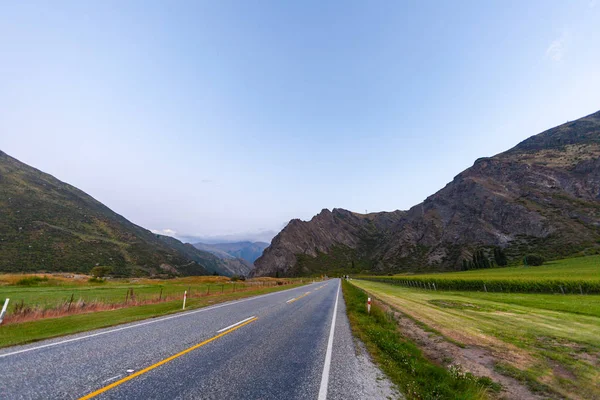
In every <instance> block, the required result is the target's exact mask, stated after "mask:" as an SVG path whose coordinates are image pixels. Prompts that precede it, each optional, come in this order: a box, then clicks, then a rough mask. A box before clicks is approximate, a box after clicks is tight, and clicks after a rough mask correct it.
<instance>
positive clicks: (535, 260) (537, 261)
mask: <svg viewBox="0 0 600 400" xmlns="http://www.w3.org/2000/svg"><path fill="white" fill-rule="evenodd" d="M543 263H544V257H542V256H540V255H539V254H527V255H526V256H525V258H524V259H523V264H525V265H532V266H539V265H542V264H543Z"/></svg>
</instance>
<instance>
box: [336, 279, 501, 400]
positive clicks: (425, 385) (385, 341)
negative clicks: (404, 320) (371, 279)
mask: <svg viewBox="0 0 600 400" xmlns="http://www.w3.org/2000/svg"><path fill="white" fill-rule="evenodd" d="M342 292H343V294H344V299H345V301H346V312H347V314H348V319H349V321H350V326H351V328H352V333H353V334H354V335H355V336H356V337H358V338H359V339H360V340H361V341H362V342H363V343H364V344H365V346H366V347H367V349H368V351H369V353H370V354H371V356H372V357H373V359H374V360H375V362H376V363H377V364H379V366H380V367H381V369H382V370H383V372H385V373H386V374H387V375H388V377H389V378H390V379H391V381H392V382H393V383H394V384H396V385H397V386H398V388H399V389H400V391H401V392H402V393H403V394H404V395H405V396H406V398H407V399H463V400H466V399H487V398H489V394H490V393H491V392H492V391H497V390H498V389H499V387H498V385H497V384H495V383H494V382H493V381H491V379H489V378H487V377H483V378H479V377H476V376H474V375H472V374H471V373H468V372H462V371H460V370H452V371H450V370H448V369H446V368H443V367H440V366H438V365H435V364H433V363H432V362H431V361H429V360H427V359H426V358H425V357H424V356H423V354H422V353H421V350H420V349H419V348H418V347H417V346H416V345H415V344H414V343H412V342H411V341H410V340H408V339H407V338H405V337H404V336H402V334H401V333H400V332H399V331H398V329H397V322H396V321H395V320H394V318H393V316H392V315H390V314H386V313H385V312H384V311H383V310H382V309H381V308H379V307H378V306H377V304H373V305H372V307H371V314H368V313H367V309H366V304H367V294H366V293H365V292H364V291H363V290H361V289H359V288H357V287H355V286H353V285H352V284H350V283H348V282H342Z"/></svg>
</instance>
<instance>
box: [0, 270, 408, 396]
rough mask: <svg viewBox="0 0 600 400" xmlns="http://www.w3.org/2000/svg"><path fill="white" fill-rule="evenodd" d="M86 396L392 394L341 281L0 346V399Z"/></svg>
mask: <svg viewBox="0 0 600 400" xmlns="http://www.w3.org/2000/svg"><path fill="white" fill-rule="evenodd" d="M334 322H335V323H334ZM236 324H237V325H236ZM85 396H89V397H87V398H97V399H325V398H327V399H376V398H387V397H396V396H397V393H396V392H394V391H393V389H392V388H391V385H390V383H389V381H387V379H385V377H384V376H383V375H382V374H381V372H380V371H379V370H378V369H377V368H376V367H375V366H374V365H373V364H372V363H371V362H370V360H369V358H368V357H367V356H366V355H365V354H364V350H362V348H361V346H360V344H359V343H356V342H355V341H354V340H353V338H352V335H351V332H350V327H349V325H348V319H347V317H346V313H345V305H344V299H343V296H342V293H341V289H340V282H339V279H332V280H329V281H325V282H318V283H314V284H311V285H308V286H303V287H300V288H295V289H290V290H286V291H282V292H277V293H272V294H268V295H263V296H257V297H252V298H248V299H243V300H239V301H233V302H228V303H223V304H219V305H216V306H212V307H207V308H204V309H198V310H193V311H189V312H184V313H180V314H175V315H173V316H169V317H163V318H156V319H150V320H146V321H143V322H136V323H132V324H127V325H120V326H118V327H114V328H108V329H102V330H96V331H91V332H86V333H82V334H78V335H72V336H67V337H62V338H58V339H53V340H47V341H43V342H37V343H34V344H31V345H26V346H16V347H11V348H6V349H3V350H0V398H2V399H79V398H86V397H85Z"/></svg>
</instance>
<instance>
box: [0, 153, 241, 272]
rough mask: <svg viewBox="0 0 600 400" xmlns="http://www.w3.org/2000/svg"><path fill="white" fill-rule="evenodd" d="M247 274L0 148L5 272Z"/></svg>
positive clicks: (232, 261) (1, 266)
mask: <svg viewBox="0 0 600 400" xmlns="http://www.w3.org/2000/svg"><path fill="white" fill-rule="evenodd" d="M96 265H107V266H111V267H113V270H114V273H115V274H117V275H121V276H132V275H149V274H167V273H169V274H182V275H208V274H214V273H217V274H219V275H233V274H239V275H247V274H248V273H249V272H250V270H251V268H252V266H251V265H249V264H248V263H247V262H246V261H244V260H241V259H238V258H235V257H232V258H229V259H222V258H219V257H217V256H215V255H214V254H211V253H209V252H206V251H201V250H198V249H197V248H195V247H194V246H192V245H191V244H183V243H182V242H180V241H178V240H177V239H174V238H171V237H167V236H162V235H156V234H154V233H152V232H150V231H149V230H147V229H144V228H142V227H140V226H138V225H135V224H133V223H131V222H130V221H128V220H127V219H125V218H124V217H122V216H121V215H119V214H117V213H115V212H113V211H112V210H110V209H109V208H108V207H106V206H105V205H103V204H102V203H100V202H98V201H97V200H95V199H93V198H92V197H91V196H89V195H87V194H86V193H84V192H82V191H81V190H79V189H77V188H75V187H73V186H71V185H69V184H67V183H64V182H61V181H60V180H58V179H56V178H54V177H53V176H51V175H48V174H46V173H44V172H41V171H39V170H37V169H35V168H33V167H30V166H28V165H26V164H24V163H22V162H20V161H18V160H16V159H14V158H12V157H10V156H9V155H7V154H6V153H3V152H1V151H0V272H34V271H73V272H82V273H85V272H89V271H90V270H91V269H92V268H93V267H94V266H96Z"/></svg>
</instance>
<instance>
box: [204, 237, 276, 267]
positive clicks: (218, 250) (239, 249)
mask: <svg viewBox="0 0 600 400" xmlns="http://www.w3.org/2000/svg"><path fill="white" fill-rule="evenodd" d="M268 246H269V244H268V243H265V242H248V241H244V242H231V243H215V244H207V243H196V244H194V247H196V248H197V249H199V250H203V251H208V252H209V253H212V254H214V255H216V256H217V257H220V258H223V259H228V258H240V259H242V260H246V261H247V262H248V263H249V264H250V265H252V264H253V263H254V261H256V259H257V258H258V257H260V256H261V255H262V253H263V251H264V250H265V249H266V248H267V247H268Z"/></svg>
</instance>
